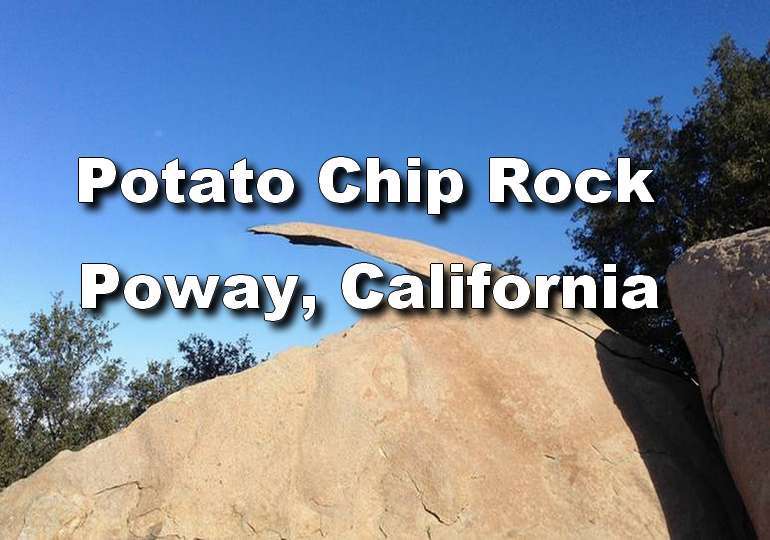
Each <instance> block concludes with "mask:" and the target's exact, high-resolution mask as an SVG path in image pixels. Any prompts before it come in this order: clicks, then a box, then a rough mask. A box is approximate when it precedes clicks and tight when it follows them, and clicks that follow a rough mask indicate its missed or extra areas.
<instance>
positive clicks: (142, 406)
mask: <svg viewBox="0 0 770 540" xmlns="http://www.w3.org/2000/svg"><path fill="white" fill-rule="evenodd" d="M181 388H182V381H181V380H180V377H179V374H178V373H177V369H176V368H175V367H174V365H173V364H172V363H171V360H166V361H165V362H158V361H156V360H150V361H149V362H147V368H146V370H145V371H144V372H142V373H136V372H134V373H133V375H132V377H131V380H130V381H129V382H128V384H127V385H126V397H127V402H128V408H129V414H130V416H131V419H132V420H133V419H134V418H136V417H138V416H139V415H141V414H142V413H144V411H146V410H147V409H149V408H150V407H151V406H152V405H154V404H155V403H157V402H159V401H160V400H162V399H164V398H165V397H166V396H168V395H170V394H173V393H174V392H176V391H177V390H180V389H181Z"/></svg>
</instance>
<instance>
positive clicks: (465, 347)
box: [0, 224, 748, 539]
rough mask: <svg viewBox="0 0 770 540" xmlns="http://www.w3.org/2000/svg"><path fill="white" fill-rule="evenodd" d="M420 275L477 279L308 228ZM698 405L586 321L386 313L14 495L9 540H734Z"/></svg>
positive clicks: (690, 390) (199, 398) (401, 244)
mask: <svg viewBox="0 0 770 540" xmlns="http://www.w3.org/2000/svg"><path fill="white" fill-rule="evenodd" d="M254 232H257V233H269V234H279V235H282V236H286V237H288V238H289V239H290V240H292V241H294V242H295V243H310V244H313V243H316V244H326V245H335V246H346V247H354V248H357V249H360V250H363V251H367V252H369V253H372V254H374V255H376V256H379V257H382V258H385V259H387V260H389V261H391V262H394V263H396V264H401V265H403V266H405V267H407V268H409V269H410V270H411V271H412V272H414V273H416V274H424V273H425V269H427V267H428V264H429V263H430V262H432V261H435V262H445V263H447V262H450V261H458V260H460V261H463V260H464V261H467V259H463V258H462V257H458V256H456V255H452V254H449V253H446V252H443V251H440V250H436V249H433V248H429V247H427V246H423V245H421V244H418V243H415V242H406V241H402V240H398V239H393V238H387V237H383V236H379V235H372V234H368V233H363V232H356V231H347V230H343V229H335V228H331V227H321V226H313V225H304V224H290V225H286V226H277V227H268V228H260V229H256V230H255V231H254ZM746 527H747V521H746V518H745V513H744V510H743V507H742V504H741V502H740V498H739V497H738V495H737V492H736V491H735V489H734V487H733V484H732V481H731V479H730V477H729V475H728V473H727V471H726V469H725V467H724V464H723V461H722V459H721V456H720V455H719V451H718V448H717V447H716V445H715V444H714V441H713V437H712V436H711V433H710V431H709V428H708V424H707V422H706V420H705V415H703V410H702V406H701V404H700V398H699V396H698V393H697V389H696V388H695V386H694V385H693V384H692V383H691V382H689V381H686V380H683V379H681V378H678V377H677V376H675V375H673V374H671V373H669V372H668V371H666V369H665V367H664V366H662V365H659V364H658V363H656V362H655V361H654V360H653V359H651V358H648V357H647V355H646V353H645V351H644V350H643V349H641V348H640V347H639V346H637V345H635V344H634V343H633V342H631V341H629V340H627V339H625V338H623V337H621V336H618V335H617V334H615V333H613V332H612V331H611V330H610V329H609V328H607V327H606V326H605V325H604V324H603V323H602V322H601V321H600V320H599V319H597V318H596V317H595V316H593V315H591V314H590V313H586V312H582V313H580V312H569V313H565V312H559V311H558V310H557V311H552V312H537V311H530V312H527V313H520V314H516V315H512V314H510V313H505V312H503V311H502V310H490V311H489V312H486V313H480V312H478V311H475V310H472V311H471V312H469V313H457V312H453V313H433V314H426V315H418V314H412V315H407V314H403V313H396V312H392V311H385V312H382V313H380V314H379V315H377V316H370V317H366V318H364V319H363V320H362V321H360V322H359V323H357V324H356V325H354V326H353V327H352V328H350V329H348V330H347V331H344V332H341V333H339V334H336V335H333V336H331V337H329V338H327V339H325V340H323V341H321V342H320V343H318V344H317V345H315V346H313V347H304V348H294V349H290V350H288V351H286V352H284V353H282V354H279V355H278V356H276V357H275V358H274V359H273V360H271V361H269V362H266V363H265V364H262V365H260V366H258V367H256V368H253V369H251V370H248V371H246V372H243V373H241V374H238V375H235V376H230V377H222V378H218V379H215V380H213V381H209V382H206V383H203V384H199V385H196V386H193V387H190V388H187V389H185V390H182V391H181V392H178V393H176V394H174V395H172V396H170V397H169V398H167V399H166V400H164V401H162V402H161V403H159V404H157V405H155V406H154V407H152V408H151V409H150V410H149V411H147V413H145V414H144V415H143V416H141V417H140V418H139V419H137V420H136V421H135V422H134V423H133V424H131V425H130V426H129V427H128V428H126V429H125V430H123V431H121V432H119V433H117V434H115V435H113V436H111V437H108V438H106V439H104V440H101V441H98V442H96V443H94V444H91V445H90V446H88V447H86V448H85V449H83V450H81V451H79V452H63V453H61V454H60V455H58V456H57V457H56V458H55V459H53V460H52V461H51V462H50V463H48V464H47V465H45V466H44V467H43V468H42V469H40V470H39V471H37V472H36V473H35V474H33V475H32V476H30V477H29V478H27V479H25V480H21V481H19V482H17V483H15V484H13V485H12V486H10V487H9V488H7V489H6V490H5V491H4V492H2V494H0V537H2V538H25V539H29V538H189V539H193V538H207V539H211V538H241V537H254V538H275V539H279V538H292V539H294V538H321V537H326V538H433V539H439V538H457V537H461V538H484V539H487V538H565V537H569V538H606V537H609V538H642V537H650V536H652V537H656V538H663V537H669V536H673V537H680V538H681V537H691V538H730V537H742V536H744V535H746V534H748V533H747V531H746Z"/></svg>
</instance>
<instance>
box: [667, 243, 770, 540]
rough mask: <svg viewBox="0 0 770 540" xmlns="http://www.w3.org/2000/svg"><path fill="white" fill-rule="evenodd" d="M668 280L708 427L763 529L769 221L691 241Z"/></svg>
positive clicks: (769, 517)
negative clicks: (711, 238)
mask: <svg viewBox="0 0 770 540" xmlns="http://www.w3.org/2000/svg"><path fill="white" fill-rule="evenodd" d="M668 284H669V290H670V294H671V301H672V304H673V306H674V312H675V313H676V318H677V321H678V322H679V325H680V326H681V328H682V331H683V333H684V337H685V339H686V340H687V346H688V347H689V349H690V352H691V353H692V356H693V360H694V361H695V366H696V368H697V370H698V377H699V378H700V382H701V392H702V395H703V402H704V405H705V408H706V413H707V414H708V417H709V420H710V421H711V425H712V427H713V429H714V434H715V435H716V437H717V439H718V440H719V443H720V445H721V447H722V450H723V452H724V455H725V458H726V460H727V465H728V466H729V468H730V471H731V472H732V475H733V478H735V483H736V485H737V486H738V489H739V490H740V492H741V494H742V495H743V498H744V501H745V503H746V508H747V510H748V511H749V514H750V515H751V518H752V521H753V522H754V526H755V528H756V530H757V534H758V535H759V536H760V537H770V228H764V229H757V230H755V231H751V232H748V233H744V234H739V235H736V236H731V237H729V238H725V239H722V240H716V241H713V242H705V243H703V244H699V245H697V246H695V247H694V248H692V249H690V250H688V251H687V253H685V255H684V256H683V257H682V258H681V260H680V261H678V262H677V263H676V264H674V265H673V266H672V267H671V268H670V269H669V271H668Z"/></svg>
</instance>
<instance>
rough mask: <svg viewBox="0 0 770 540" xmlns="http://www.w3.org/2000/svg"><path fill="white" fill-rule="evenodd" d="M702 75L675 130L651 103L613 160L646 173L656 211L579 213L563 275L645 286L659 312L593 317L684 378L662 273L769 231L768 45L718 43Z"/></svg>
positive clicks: (682, 351) (681, 347) (608, 207)
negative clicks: (653, 285) (759, 50)
mask: <svg viewBox="0 0 770 540" xmlns="http://www.w3.org/2000/svg"><path fill="white" fill-rule="evenodd" d="M709 65H710V66H711V68H712V74H711V75H710V76H709V77H708V78H707V79H706V80H705V82H704V83H703V84H702V85H701V86H700V87H698V88H696V90H695V104H694V105H693V106H692V107H691V108H689V109H687V110H686V111H685V112H684V114H683V115H682V116H681V117H680V118H678V119H677V121H674V118H673V117H672V116H671V115H670V114H667V113H666V112H665V111H664V109H663V103H662V99H661V98H659V97H658V98H654V99H652V100H650V102H649V108H647V109H646V110H641V111H631V112H630V113H629V115H628V117H627V118H626V121H625V125H624V127H623V132H624V134H625V139H626V143H625V145H624V146H623V147H622V148H620V150H619V155H620V156H624V157H630V158H631V161H632V163H633V164H634V165H635V167H637V168H644V169H652V170H653V171H654V172H653V174H652V175H651V176H650V177H649V178H648V180H647V181H646V184H647V187H648V188H649V191H650V193H651V194H652V195H653V197H655V204H643V203H640V202H638V201H636V202H632V203H629V204H622V205H621V204H615V203H614V202H612V201H610V202H608V203H607V204H602V205H586V206H583V207H581V208H579V209H578V210H577V211H576V212H575V214H574V216H573V221H574V222H575V223H576V227H575V228H574V229H573V230H571V231H570V235H571V239H572V243H573V246H574V247H575V249H576V250H577V251H578V252H579V255H580V257H579V261H580V262H581V265H580V266H577V267H575V266H573V267H568V268H566V269H565V273H574V272H586V273H591V274H593V275H595V276H596V277H598V278H600V277H601V270H602V264H603V263H609V262H612V263H616V264H617V265H618V276H619V279H620V280H622V279H624V278H625V277H627V276H628V275H631V274H648V275H652V276H654V277H655V278H656V280H657V281H658V284H659V305H660V308H659V309H657V310H637V311H631V310H625V309H623V308H618V309H616V310H605V311H601V310H599V314H600V315H601V316H602V317H604V318H605V319H606V320H607V322H608V323H609V324H611V325H612V326H613V327H615V328H616V329H617V330H619V331H620V332H622V333H624V334H626V335H628V336H630V337H632V338H635V339H637V340H638V341H640V342H643V343H646V344H648V345H650V346H651V347H652V348H653V349H656V350H657V351H658V352H660V353H662V354H664V355H665V356H667V357H668V358H670V359H671V361H672V363H673V364H674V365H675V366H677V367H679V368H680V369H682V370H683V371H685V372H688V373H691V374H692V371H693V370H692V364H691V361H690V359H689V355H688V353H687V348H686V346H685V344H684V341H683V339H682V337H681V332H680V331H679V328H678V326H677V324H676V321H675V319H674V315H673V311H672V309H671V304H670V301H669V296H668V291H667V289H666V269H667V268H668V266H669V265H670V264H671V263H672V262H673V261H674V260H676V259H677V258H678V257H679V256H681V255H682V253H683V252H684V251H685V250H686V249H687V248H688V247H690V246H692V245H693V244H695V243H698V242H701V241H704V240H709V239H714V238H719V237H723V236H729V235H732V234H735V233H738V232H742V231H746V230H749V229H753V228H757V227H763V226H767V225H770V44H768V48H767V50H766V52H765V53H764V54H763V55H762V56H759V57H755V56H752V55H751V54H750V53H749V52H748V51H746V50H743V49H739V48H738V47H736V45H735V43H734V42H733V40H732V39H731V38H729V37H726V38H724V39H723V40H722V41H721V42H720V43H719V44H718V46H717V47H715V48H714V49H713V51H712V53H711V56H710V58H709ZM610 167H611V168H612V167H613V165H611V166H610ZM615 172H617V171H615Z"/></svg>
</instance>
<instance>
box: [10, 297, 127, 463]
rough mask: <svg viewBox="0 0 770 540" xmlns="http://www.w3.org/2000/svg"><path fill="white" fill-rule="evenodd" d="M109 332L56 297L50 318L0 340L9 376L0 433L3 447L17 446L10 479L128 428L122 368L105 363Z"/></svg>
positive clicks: (39, 317)
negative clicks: (13, 441)
mask: <svg viewBox="0 0 770 540" xmlns="http://www.w3.org/2000/svg"><path fill="white" fill-rule="evenodd" d="M114 327H115V325H113V324H112V323H109V322H105V321H100V320H98V319H95V318H93V317H91V316H90V315H88V314H87V313H86V312H84V311H82V310H80V309H79V308H76V307H75V306H74V305H73V304H72V303H69V304H65V303H64V302H63V301H62V297H61V294H58V295H56V296H55V297H54V301H53V305H52V307H51V309H50V311H48V312H44V311H41V312H38V313H33V314H32V315H31V316H30V324H29V328H28V329H26V330H22V331H19V332H8V331H5V332H3V333H2V338H3V343H2V346H1V348H0V354H2V358H4V359H5V360H6V361H7V362H8V364H9V366H10V368H11V374H10V375H9V377H8V380H6V381H5V384H4V385H3V390H2V392H3V394H4V398H2V404H0V423H4V426H5V427H4V428H2V427H0V430H4V435H2V437H4V440H5V441H6V443H7V441H9V440H11V439H12V438H15V439H17V444H16V449H15V451H14V453H15V455H16V457H17V460H18V461H17V468H16V470H15V473H14V475H17V476H24V475H26V474H29V473H30V472H32V471H34V470H35V469H36V468H37V467H39V466H40V465H42V464H43V463H45V462H46V461H48V460H49V459H51V458H52V457H53V456H54V455H56V454H57V453H58V452H60V451H61V450H64V449H65V448H80V447H82V446H85V445H86V444H88V443H90V442H92V441H94V440H96V439H99V438H101V437H104V436H106V435H109V434H110V433H112V432H114V431H115V430H116V429H118V428H120V427H122V426H123V425H124V424H125V422H126V411H125V404H124V401H123V399H122V394H121V390H122V379H123V364H122V361H121V360H119V359H115V358H111V357H109V356H108V355H109V351H110V348H111V346H112V342H111V341H110V339H109V333H110V331H111V330H112V329H113V328H114ZM3 416H4V417H5V419H4V420H3V419H2V417H3ZM9 426H11V427H9ZM11 431H13V432H15V435H9V433H10V432H11Z"/></svg>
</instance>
